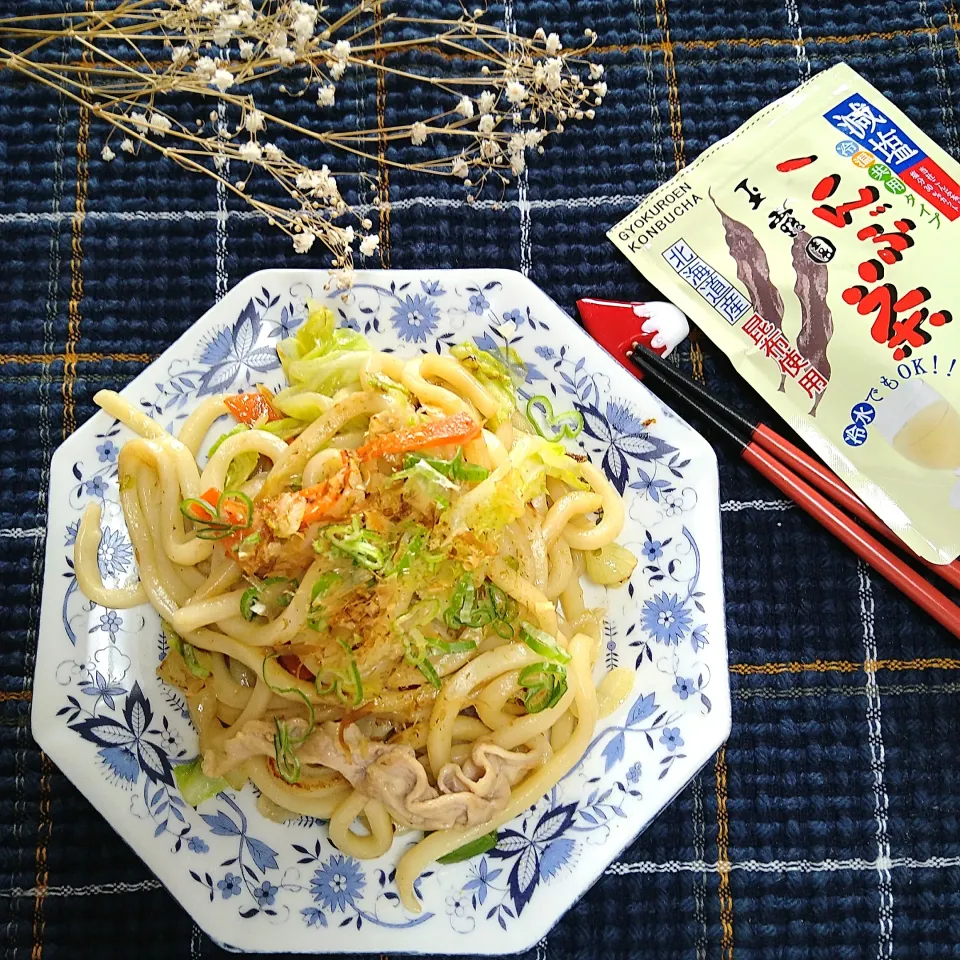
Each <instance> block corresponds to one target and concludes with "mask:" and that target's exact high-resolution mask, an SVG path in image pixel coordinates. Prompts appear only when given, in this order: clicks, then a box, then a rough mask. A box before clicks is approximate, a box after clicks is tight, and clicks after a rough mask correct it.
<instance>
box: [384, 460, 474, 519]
mask: <svg viewBox="0 0 960 960" xmlns="http://www.w3.org/2000/svg"><path fill="white" fill-rule="evenodd" d="M397 480H403V481H404V485H403V498H404V500H406V501H407V502H408V503H411V504H412V505H413V506H414V507H416V509H418V510H419V511H421V512H422V513H426V511H427V509H428V508H429V507H430V505H431V504H436V505H437V507H439V508H440V509H441V510H446V509H447V507H449V506H450V497H449V495H448V494H450V493H456V491H457V490H459V489H460V486H459V484H457V483H454V481H453V480H450V479H448V478H447V477H445V476H444V475H443V474H442V473H441V472H440V471H439V470H437V469H436V468H435V467H433V466H431V465H430V464H429V463H428V462H427V461H426V460H417V461H416V462H414V463H413V464H411V465H410V466H409V467H407V469H406V470H401V471H399V472H398V473H395V474H394V475H393V476H392V477H391V478H390V482H391V483H394V482H395V481H397Z"/></svg>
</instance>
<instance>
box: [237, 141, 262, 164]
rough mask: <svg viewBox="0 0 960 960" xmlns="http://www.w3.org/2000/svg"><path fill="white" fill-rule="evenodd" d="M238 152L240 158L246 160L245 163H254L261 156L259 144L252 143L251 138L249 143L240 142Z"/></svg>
mask: <svg viewBox="0 0 960 960" xmlns="http://www.w3.org/2000/svg"><path fill="white" fill-rule="evenodd" d="M238 152H239V154H240V159H241V160H246V161H247V163H256V162H257V161H258V160H259V159H260V158H261V157H262V156H263V150H262V148H261V147H260V144H259V143H254V142H253V141H252V140H251V141H250V142H249V143H243V144H241V145H240V149H239V151H238Z"/></svg>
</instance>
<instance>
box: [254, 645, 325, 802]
mask: <svg viewBox="0 0 960 960" xmlns="http://www.w3.org/2000/svg"><path fill="white" fill-rule="evenodd" d="M279 656H280V654H278V653H272V654H270V655H269V656H267V657H264V658H263V664H262V666H261V668H260V675H261V676H262V677H263V682H264V683H265V684H266V685H267V686H268V687H269V688H270V690H271V691H272V692H273V693H279V694H284V693H293V694H296V695H297V696H298V697H299V698H300V699H301V700H302V701H303V702H304V705H305V706H306V708H307V716H308V718H309V719H308V722H307V729H306V730H305V731H304V732H303V734H302V735H301V736H299V737H295V736H293V734H292V733H291V732H290V728H289V727H288V726H287V723H286V721H283V720H279V719H277V718H276V717H274V720H273V722H274V724H275V726H276V732H275V734H274V737H273V755H274V759H275V760H276V762H277V770H278V771H279V772H280V776H281V777H283V779H284V780H286V781H287V783H296V782H297V781H298V780H299V779H300V760H299V758H298V757H297V754H296V751H295V749H294V748H295V747H298V746H299V745H300V744H301V743H303V741H304V740H306V739H307V737H309V736H310V734H311V733H313V731H314V728H315V727H316V714H315V712H314V709H313V704H312V703H311V702H310V698H309V697H308V696H307V695H306V694H305V693H304V692H303V691H302V690H299V689H298V688H297V687H277V686H274V685H273V684H272V683H271V682H270V681H269V680H268V679H267V661H268V660H272V659H274V658H275V657H279Z"/></svg>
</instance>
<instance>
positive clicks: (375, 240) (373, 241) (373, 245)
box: [360, 233, 380, 257]
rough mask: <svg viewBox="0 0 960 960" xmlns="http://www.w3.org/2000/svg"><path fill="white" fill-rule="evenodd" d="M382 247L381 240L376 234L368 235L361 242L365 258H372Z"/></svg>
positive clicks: (361, 250) (361, 249)
mask: <svg viewBox="0 0 960 960" xmlns="http://www.w3.org/2000/svg"><path fill="white" fill-rule="evenodd" d="M379 246H380V238H379V237H378V236H376V235H375V234H372V233H371V234H368V235H367V236H365V237H363V238H362V239H361V240H360V252H361V253H362V254H363V255H364V256H365V257H372V256H373V255H374V254H375V253H376V252H377V247H379Z"/></svg>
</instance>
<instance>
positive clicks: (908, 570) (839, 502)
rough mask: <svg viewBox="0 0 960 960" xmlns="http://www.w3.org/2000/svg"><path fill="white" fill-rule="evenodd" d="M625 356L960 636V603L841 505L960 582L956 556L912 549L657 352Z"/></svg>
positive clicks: (818, 468)
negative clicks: (937, 557)
mask: <svg viewBox="0 0 960 960" xmlns="http://www.w3.org/2000/svg"><path fill="white" fill-rule="evenodd" d="M627 359H628V360H630V361H631V362H632V363H633V364H635V365H636V366H637V367H639V368H640V369H641V370H642V371H643V372H644V373H645V374H647V375H648V376H649V378H650V380H651V381H652V382H653V383H655V384H657V385H658V386H660V387H663V388H664V389H665V391H666V392H667V393H668V394H669V395H670V398H671V399H673V400H676V401H678V402H679V403H680V404H681V405H682V406H684V407H686V408H688V409H689V410H692V411H694V412H695V413H697V414H699V415H700V416H701V417H702V418H704V419H705V420H706V421H707V422H708V423H709V424H710V425H711V426H712V427H713V429H714V430H715V431H716V432H717V434H718V436H722V437H724V438H725V439H727V440H728V441H730V442H731V443H732V444H734V445H735V446H736V447H737V448H738V449H739V451H740V457H741V459H742V460H744V461H745V462H746V463H749V464H750V466H752V467H753V468H754V469H755V470H756V471H757V472H758V473H761V474H762V475H763V476H765V477H766V478H767V479H768V480H769V481H770V482H771V483H773V485H774V486H775V487H777V488H778V489H779V490H781V491H782V492H783V493H784V494H786V495H787V496H788V497H789V498H790V499H791V500H793V502H794V503H796V504H797V506H798V507H800V508H801V509H802V510H805V511H806V512H807V513H808V514H810V516H811V517H813V518H814V519H815V520H817V521H818V522H819V523H821V524H822V525H823V526H824V527H826V529H827V530H829V531H830V532H831V533H832V534H833V535H834V536H835V537H837V539H838V540H840V541H841V542H842V543H845V544H846V545H847V546H848V547H849V548H850V549H851V550H853V552H854V553H855V554H856V555H857V556H858V557H860V559H861V560H863V561H864V562H865V563H868V564H869V565H870V566H871V567H873V569H874V570H876V571H877V573H879V574H880V575H881V576H883V577H885V578H886V579H887V580H889V581H890V583H892V584H893V585H894V586H895V587H896V588H897V589H898V590H900V591H901V592H902V593H903V594H905V595H906V596H908V597H909V598H910V599H911V600H913V601H914V602H915V603H916V604H917V605H918V606H920V607H921V608H922V609H924V610H926V611H927V613H929V614H930V615H931V616H932V617H933V618H934V619H935V620H937V622H938V623H940V624H942V625H943V626H944V627H946V628H947V630H949V631H950V632H951V633H952V634H953V635H954V636H955V637H958V638H960V607H958V606H957V605H956V604H954V603H953V602H952V601H951V600H950V599H948V598H947V597H946V596H945V595H944V594H942V593H941V592H940V591H939V590H937V588H936V587H934V586H933V585H932V584H930V583H928V582H927V581H926V580H924V579H923V577H921V576H920V574H919V573H918V572H917V571H916V570H914V569H913V568H912V567H911V566H910V565H909V564H907V563H906V562H905V561H904V560H903V559H902V558H901V557H899V556H898V555H897V554H895V553H893V552H892V551H891V550H889V549H888V548H887V547H885V546H884V545H883V544H882V543H880V541H879V540H877V539H876V538H874V537H873V536H871V535H870V533H868V532H867V531H866V530H865V529H864V528H863V527H862V526H860V524H858V523H857V522H856V521H854V520H853V519H851V517H849V516H847V514H846V513H844V512H843V510H841V509H840V507H843V508H845V509H846V510H848V511H849V512H850V513H852V514H853V515H854V516H855V517H856V518H857V519H858V520H860V521H861V523H862V524H864V525H865V526H867V527H870V528H872V529H873V530H875V531H876V532H877V533H879V534H881V535H882V536H883V537H885V538H886V539H887V540H890V541H891V542H893V543H896V544H897V545H898V546H900V547H902V548H903V549H904V550H908V552H909V553H910V555H911V556H912V557H913V558H914V559H916V560H919V561H920V562H921V563H923V564H924V565H925V566H926V567H927V568H928V569H930V570H932V571H933V572H934V573H935V574H937V575H938V576H939V577H941V578H942V579H943V580H945V581H946V582H947V583H949V584H951V585H952V586H954V587H960V562H958V561H956V560H955V561H954V562H953V563H948V564H944V565H940V564H935V563H929V562H928V561H926V560H924V559H923V558H922V557H918V556H917V555H916V554H914V553H913V552H912V551H909V549H908V548H907V547H906V546H905V545H904V544H903V543H902V542H901V541H900V539H899V537H898V536H897V535H896V533H894V532H893V530H891V529H890V528H889V527H888V526H887V525H886V524H885V523H884V522H883V521H882V520H881V519H880V518H879V517H878V516H877V515H876V514H874V513H873V512H872V511H871V510H870V509H869V508H868V507H867V506H866V505H865V504H864V503H863V502H862V501H861V500H860V499H859V498H858V497H857V496H856V495H855V494H854V493H853V491H852V490H850V488H849V487H847V486H846V485H845V484H844V483H843V482H841V481H840V480H839V478H837V477H836V476H834V474H832V473H831V472H830V471H829V470H828V469H827V468H826V467H824V466H823V465H822V464H821V463H819V462H818V461H817V460H814V459H813V457H810V456H808V455H807V454H805V453H804V452H803V451H802V450H800V449H798V448H797V447H795V446H794V445H793V444H792V443H790V441H789V440H787V439H786V438H784V437H782V436H780V434H778V433H777V432H776V431H774V430H772V429H771V428H770V427H768V426H767V425H766V424H765V423H762V422H759V421H758V422H756V423H751V422H750V421H749V420H747V419H746V418H745V417H743V416H742V415H741V414H739V413H737V412H736V411H735V410H732V409H731V408H730V407H728V406H727V405H726V404H725V403H723V402H721V401H720V400H718V399H717V398H716V397H713V396H711V395H710V394H709V393H707V391H706V390H704V388H703V387H701V386H700V385H699V384H698V383H695V382H694V381H693V380H691V379H690V378H689V377H687V376H685V375H684V374H682V373H681V372H680V371H679V370H677V369H676V368H675V367H673V366H672V365H671V364H669V363H667V362H666V361H665V360H663V359H662V358H661V357H659V356H658V355H657V354H655V353H652V352H651V351H649V350H647V349H646V348H644V347H641V346H640V345H639V344H637V343H634V344H633V347H632V349H630V350H629V351H627Z"/></svg>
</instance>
